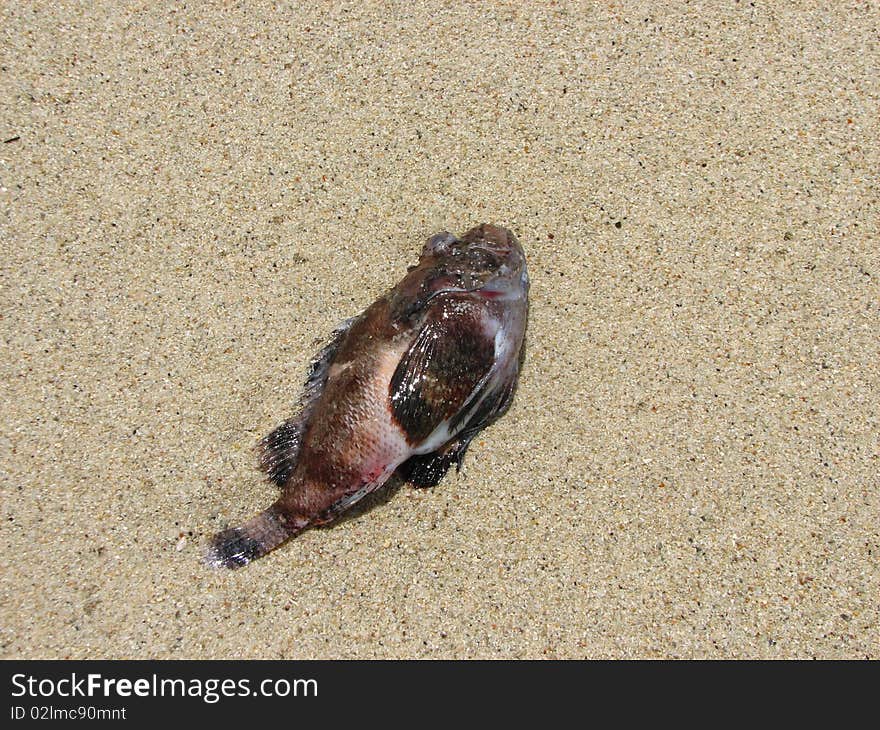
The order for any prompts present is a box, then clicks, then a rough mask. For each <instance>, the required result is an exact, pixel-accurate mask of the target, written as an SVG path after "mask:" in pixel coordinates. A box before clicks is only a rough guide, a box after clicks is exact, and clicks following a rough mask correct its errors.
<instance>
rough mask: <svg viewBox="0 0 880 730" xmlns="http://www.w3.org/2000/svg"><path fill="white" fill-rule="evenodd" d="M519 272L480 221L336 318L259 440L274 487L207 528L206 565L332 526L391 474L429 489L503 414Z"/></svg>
mask: <svg viewBox="0 0 880 730" xmlns="http://www.w3.org/2000/svg"><path fill="white" fill-rule="evenodd" d="M528 284H529V283H528V274H527V272H526V264H525V257H524V255H523V252H522V248H521V247H520V245H519V243H518V242H517V240H516V238H515V237H514V236H513V234H512V233H511V232H510V231H509V230H507V229H505V228H500V227H498V226H492V225H487V224H484V225H482V226H477V227H476V228H473V229H471V230H470V231H468V232H467V233H466V234H465V235H464V236H463V237H462V238H461V239H458V238H456V237H455V236H452V235H451V234H449V233H441V234H437V235H436V236H433V237H432V238H431V239H429V240H428V242H427V243H426V244H425V247H424V249H423V251H422V256H421V258H420V260H419V263H418V265H416V266H414V267H412V268H411V269H410V271H409V273H408V274H407V275H406V276H405V277H404V278H403V280H401V282H400V283H399V284H398V285H397V286H396V287H394V288H393V289H392V290H390V291H389V292H388V293H387V294H385V295H384V296H383V297H381V298H380V299H378V300H377V301H376V302H374V303H373V304H372V305H371V306H370V307H368V308H367V309H366V310H365V311H364V312H363V313H362V314H360V315H359V316H357V317H355V318H353V319H351V320H348V321H346V322H344V323H343V324H342V325H341V326H340V327H339V328H337V330H336V331H335V332H334V333H333V335H332V337H331V340H330V342H329V343H328V344H327V346H325V347H324V349H323V350H322V351H321V352H320V353H319V354H318V356H317V357H316V358H315V360H314V362H313V363H312V368H311V371H310V373H309V377H308V379H307V381H306V385H305V389H304V393H303V395H302V398H301V399H300V412H299V413H298V415H297V416H295V417H294V418H292V419H290V420H289V421H287V422H286V423H284V424H282V425H281V426H279V427H278V428H277V429H275V430H274V431H273V432H272V433H270V434H269V435H268V436H267V437H266V438H265V439H263V441H262V442H261V448H262V455H261V461H260V463H261V466H262V467H263V469H264V470H265V471H266V472H267V474H268V475H269V478H270V479H271V480H272V481H274V482H275V483H276V484H277V485H278V486H279V487H280V488H281V490H282V493H281V496H280V497H279V498H278V499H277V500H276V501H275V502H274V503H273V504H272V505H271V506H270V507H269V508H268V509H266V510H265V511H263V512H261V513H260V514H258V515H256V516H255V517H254V518H252V519H251V520H250V521H248V522H246V523H245V524H244V525H242V526H241V527H236V528H232V529H229V530H225V531H223V532H221V533H218V534H217V535H215V536H214V538H213V539H212V541H211V545H210V547H209V550H208V555H207V561H208V562H209V563H210V564H212V565H215V566H224V567H229V568H236V567H240V566H242V565H246V564H247V563H248V562H250V561H251V560H254V559H255V558H258V557H260V556H262V555H265V554H266V553H267V552H269V551H270V550H272V549H274V548H275V547H277V546H278V545H280V544H281V543H283V542H284V541H285V540H287V539H289V538H290V537H293V536H294V535H296V534H298V533H299V532H301V531H302V530H304V529H305V528H307V527H309V526H312V525H318V524H323V523H326V522H329V521H331V520H333V519H334V518H335V517H337V516H338V515H339V514H341V513H342V512H343V511H345V510H346V509H348V508H349V507H351V506H352V505H353V504H355V503H356V502H357V501H358V500H360V499H361V498H363V497H364V496H366V495H367V494H369V493H370V492H372V491H374V490H375V489H378V488H379V487H381V486H382V485H383V484H385V482H386V481H387V480H388V479H389V478H390V477H391V475H392V474H393V473H395V471H396V472H397V473H398V474H399V475H400V476H401V477H402V478H404V479H406V480H407V481H409V482H411V483H413V484H414V485H415V486H433V485H434V484H436V483H437V482H439V480H440V479H441V478H442V477H443V475H444V474H445V473H446V471H447V470H448V469H449V468H450V467H451V466H452V465H453V464H459V465H460V463H461V460H462V458H463V457H464V453H465V451H466V449H467V447H468V444H469V443H470V441H471V439H473V438H474V436H475V435H476V434H477V433H478V432H479V431H480V430H482V429H483V428H485V427H486V426H488V425H489V424H491V423H492V422H494V421H495V420H496V419H497V418H499V417H500V416H502V415H503V414H504V413H505V412H506V411H507V409H508V408H509V407H510V403H511V400H512V397H513V391H514V389H515V387H516V382H517V378H518V375H519V367H520V364H521V359H522V358H521V355H522V346H523V337H524V332H525V325H526V317H527V312H528Z"/></svg>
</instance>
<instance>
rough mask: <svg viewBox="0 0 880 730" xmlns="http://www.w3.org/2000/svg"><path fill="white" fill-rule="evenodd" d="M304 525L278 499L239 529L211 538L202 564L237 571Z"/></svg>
mask: <svg viewBox="0 0 880 730" xmlns="http://www.w3.org/2000/svg"><path fill="white" fill-rule="evenodd" d="M308 524H309V521H308V520H307V519H304V518H302V517H299V516H295V515H292V514H291V513H290V512H289V511H288V510H287V509H285V508H284V506H283V505H282V504H281V502H280V500H279V501H278V502H275V503H274V504H273V505H272V506H271V507H269V508H268V509H266V510H264V511H262V512H260V514H258V515H256V516H255V517H252V518H251V519H250V520H248V521H247V522H245V523H244V524H243V525H242V526H241V527H233V528H230V529H228V530H223V532H218V533H217V534H216V535H214V537H213V538H211V543H210V545H209V546H208V551H207V553H206V554H205V562H206V563H207V564H208V565H210V566H211V567H212V568H241V567H243V566H245V565H247V564H248V563H250V562H251V561H252V560H256V559H257V558H260V557H262V556H263V555H265V554H266V553H268V552H269V551H270V550H274V549H275V548H277V547H278V546H279V545H281V543H283V542H285V541H287V540H289V539H290V538H291V537H293V536H294V535H296V534H298V533H300V532H302V531H303V529H305V527H306V526H307V525H308Z"/></svg>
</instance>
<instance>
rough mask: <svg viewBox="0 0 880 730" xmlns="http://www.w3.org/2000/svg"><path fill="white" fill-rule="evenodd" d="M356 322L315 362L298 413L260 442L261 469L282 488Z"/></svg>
mask: <svg viewBox="0 0 880 730" xmlns="http://www.w3.org/2000/svg"><path fill="white" fill-rule="evenodd" d="M355 319H357V318H356V317H351V318H350V319H347V320H345V321H344V322H342V323H341V324H340V325H339V326H338V327H337V328H336V329H335V330H333V334H331V335H330V339H329V341H328V342H327V344H326V345H324V347H323V348H321V351H320V352H319V353H318V354H317V355H316V356H315V358H314V359H313V360H312V363H311V365H310V367H309V374H308V376H307V377H306V382H305V385H304V386H303V391H302V394H301V395H300V397H299V402H298V408H299V413H298V414H297V415H296V416H294V417H293V418H290V419H288V420H287V421H285V422H284V423H282V424H281V425H280V426H278V428H276V429H275V430H274V431H272V433H270V434H269V435H268V436H266V437H265V438H264V439H263V440H262V441H260V445H259V450H260V468H261V469H262V470H263V471H265V472H266V474H267V475H268V476H269V479H271V480H272V481H273V482H275V484H277V485H278V486H279V487H283V486H284V485H285V483H286V482H287V480H288V478H289V477H290V475H291V474H292V473H293V470H294V469H295V468H296V462H297V459H298V458H299V450H300V446H301V445H302V437H303V434H304V433H305V430H306V427H307V426H308V424H309V420H310V419H311V417H312V412H313V410H314V407H315V403H316V402H317V400H318V398H320V396H321V393H322V392H323V391H324V385H326V383H327V373H328V372H329V370H330V363H331V362H332V361H333V358H334V356H335V355H336V351H337V350H338V349H339V346H340V345H341V344H342V340H343V339H344V338H345V335H346V333H347V332H348V330H349V329H351V325H352V323H353V322H354V320H355Z"/></svg>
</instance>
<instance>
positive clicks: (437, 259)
mask: <svg viewBox="0 0 880 730" xmlns="http://www.w3.org/2000/svg"><path fill="white" fill-rule="evenodd" d="M418 268H420V269H424V270H425V271H426V273H427V272H430V273H429V274H428V276H426V277H425V281H424V284H425V285H426V286H427V287H429V288H430V289H432V290H433V293H441V292H442V293H450V292H466V293H470V294H475V295H478V296H482V297H485V298H486V299H508V298H519V297H524V296H525V295H527V293H528V287H529V275H528V270H527V268H526V259H525V254H524V253H523V250H522V246H520V244H519V241H517V240H516V236H514V235H513V233H512V232H511V231H510V230H509V229H507V228H502V227H501V226H495V225H491V224H489V223H484V224H482V225H479V226H476V227H474V228H471V229H470V230H469V231H468V232H467V233H465V234H464V235H463V236H462V237H461V238H457V237H456V236H454V235H452V234H451V233H448V232H446V231H444V232H442V233H437V234H436V235H434V236H431V238H429V239H428V241H427V243H425V246H424V248H423V250H422V259H421V261H420V262H419V267H418Z"/></svg>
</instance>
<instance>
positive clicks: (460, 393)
mask: <svg viewBox="0 0 880 730" xmlns="http://www.w3.org/2000/svg"><path fill="white" fill-rule="evenodd" d="M494 359H495V341H494V338H491V337H488V336H487V335H486V332H485V328H484V327H483V324H482V319H481V316H480V312H479V310H478V309H477V308H475V307H473V306H469V305H468V303H467V302H463V301H461V300H459V299H457V298H456V297H453V296H450V297H444V298H443V301H441V302H438V303H437V304H436V305H435V306H434V307H433V308H432V310H431V312H430V313H429V314H428V315H427V317H426V319H425V322H424V324H423V326H422V329H421V330H420V331H419V334H418V335H417V337H416V339H415V341H414V342H413V344H412V345H411V346H410V348H409V350H408V351H407V352H406V354H405V355H404V356H403V358H402V359H401V361H400V363H399V364H398V366H397V369H396V370H395V372H394V375H393V377H392V378H391V384H390V388H389V395H390V396H391V407H392V412H393V414H394V418H395V419H396V421H397V422H398V424H399V425H400V427H401V428H402V429H403V432H404V433H405V434H406V436H407V440H408V441H409V442H410V444H413V445H416V444H419V443H421V442H423V441H424V440H425V439H426V438H427V437H428V436H430V435H431V434H432V433H433V432H434V430H435V429H436V428H437V427H438V426H440V425H441V424H442V423H444V422H449V421H451V420H452V419H453V418H454V417H455V416H456V414H458V413H459V412H460V411H461V409H462V408H463V407H464V406H465V405H466V404H467V403H468V402H470V401H471V397H472V395H473V394H474V392H475V391H476V390H477V389H478V388H479V387H480V385H481V384H482V383H483V382H484V380H485V378H486V376H487V375H488V373H489V372H490V371H491V369H492V365H493V363H494Z"/></svg>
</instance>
